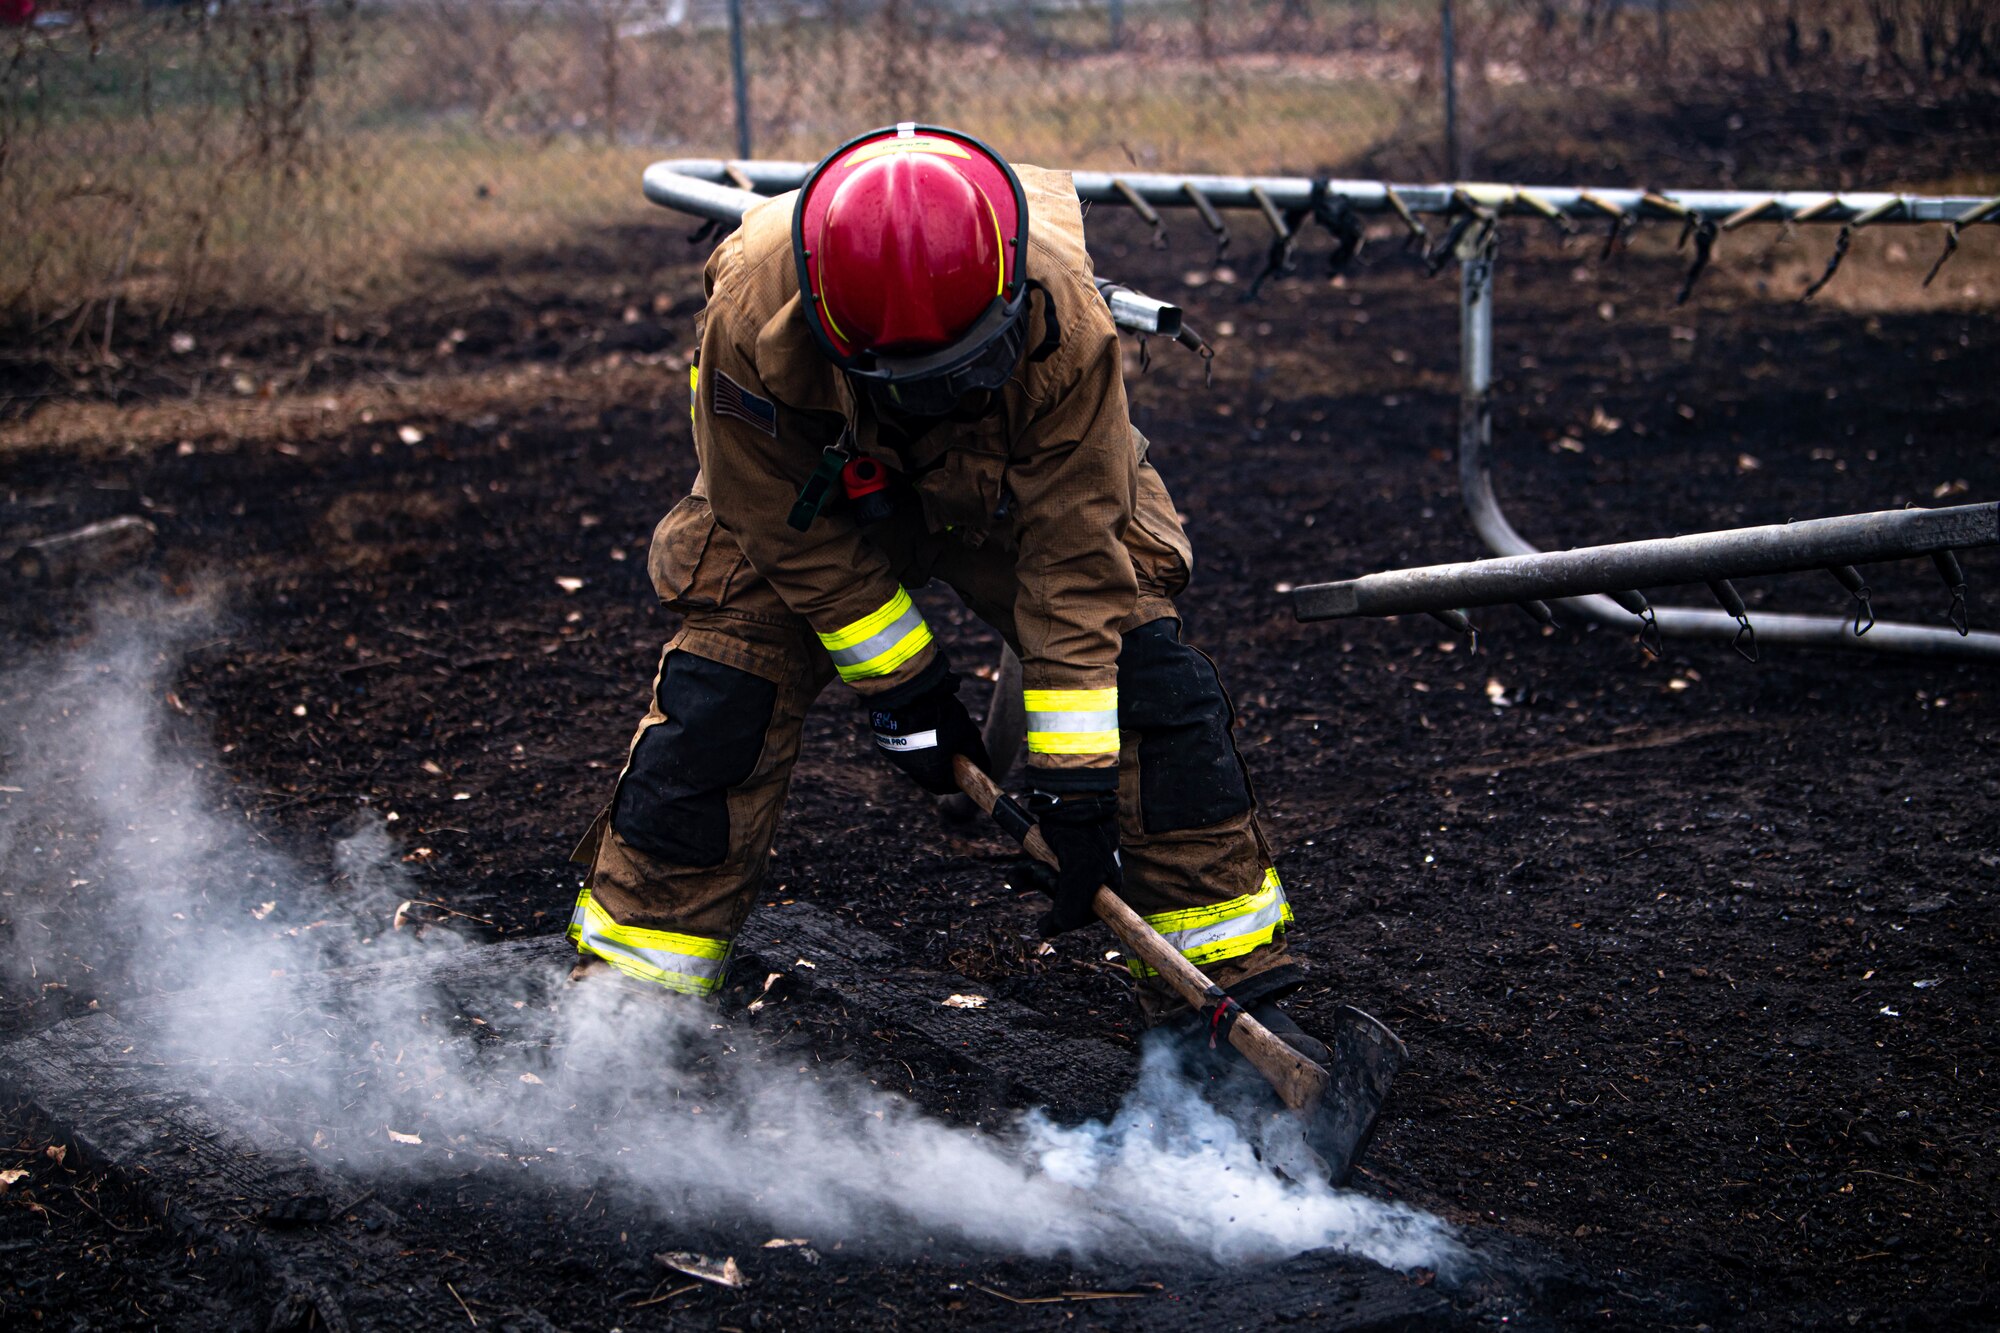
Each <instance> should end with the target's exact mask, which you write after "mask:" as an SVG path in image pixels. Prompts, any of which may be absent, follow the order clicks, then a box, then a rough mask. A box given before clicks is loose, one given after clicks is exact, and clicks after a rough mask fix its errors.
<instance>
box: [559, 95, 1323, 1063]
mask: <svg viewBox="0 0 2000 1333" xmlns="http://www.w3.org/2000/svg"><path fill="white" fill-rule="evenodd" d="M704 287H705V290H706V293H707V300H708V305H707V311H706V315H705V317H704V322H703V326H702V331H701V341H700V351H699V355H698V359H697V362H696V366H695V368H694V370H693V371H692V372H691V374H690V383H691V385H692V391H693V399H694V407H693V417H694V442H695V453H696V456H697V458H698V460H699V463H700V471H699V473H698V474H697V476H696V478H695V482H694V487H693V491H692V493H691V494H690V495H688V497H687V498H686V499H684V500H682V501H681V502H680V503H679V504H678V505H677V506H675V508H674V509H673V511H672V512H671V513H669V514H668V515H667V516H666V517H665V518H664V519H663V520H662V521H661V522H660V525H659V527H658V529H657V530H656V531H655V533H654V535H653V543H652V550H651V556H650V560H649V573H650V575H651V577H652V581H653V585H654V588H655V590H656V591H657V592H658V594H659V597H660V600H661V601H662V602H663V603H664V604H665V605H666V606H667V607H668V608H670V609H672V610H674V611H677V612H679V613H680V614H681V616H682V617H683V619H682V624H681V629H680V632H679V633H678V634H676V635H675V636H674V638H673V639H672V640H671V641H670V642H669V643H668V644H667V645H666V648H665V651H664V652H663V653H662V655H661V659H660V668H659V673H658V674H657V675H656V676H655V677H654V680H653V690H652V700H651V706H650V708H649V709H648V710H647V712H646V715H645V718H644V720H643V721H642V722H641V723H640V724H639V729H638V732H637V734H636V736H635V737H634V738H633V741H632V744H631V747H630V750H629V752H628V755H627V759H626V764H625V768H624V771H623V772H622V773H621V774H620V776H619V779H618V783H617V786H616V788H615V790H614V793H613V796H612V800H611V802H610V804H609V806H608V807H607V808H606V809H605V811H604V813H603V814H601V815H600V816H599V817H598V819H597V822H596V823H595V824H594V825H593V827H592V828H591V830H590V832H589V834H588V835H587V836H586V837H585V839H584V841H583V843H582V845H580V846H579V847H578V849H577V860H579V861H581V862H584V863H586V864H588V865H589V867H590V869H589V874H588V878H587V880H586V882H585V887H584V889H583V892H582V894H581V895H580V897H579V898H578V901H577V906H576V913H575V917H574V919H573V921H572V923H571V926H570V935H571V938H572V939H574V940H575V941H576V943H577V946H578V948H579V950H580V951H581V952H582V953H583V954H584V955H585V956H586V961H585V963H584V964H582V965H580V974H584V975H587V974H588V973H589V972H591V971H593V970H600V969H602V968H603V967H604V965H607V964H608V965H609V967H612V968H616V969H618V970H619V971H621V972H623V973H625V974H627V975H629V976H632V977H635V978H639V979H641V980H643V981H647V982H652V983H656V984H658V985H660V986H663V987H665V988H667V989H668V990H672V991H680V992H684V993H687V994H691V995H697V996H707V995H712V994H714V993H715V991H716V990H717V989H718V988H719V987H720V986H721V985H722V981H723V974H724V971H725V969H726V967H727V964H728V961H729V952H730V941H731V939H732V937H733V936H734V935H735V934H736V932H737V930H738V928H739V927H740V926H741V925H742V923H743V920H744V917H745V916H746V915H747V914H748V913H749V911H750V908H751V905H752V903H753V902H754V901H755V900H756V899H757V897H758V891H759V889H760V887H761V885H762V884H763V881H764V876H765V874H766V869H767V866H768V863H769V856H770V850H771V843H772V838H773V836H774V834H775V832H776V829H777V824H778V815H779V811H780V809H781V807H782V806H783V805H784V800H785V791H786V787H787V785H788V784H789V782H790V779H791V774H792V766H793V763H794V762H795V761H796V759H797V757H798V752H799V734H800V729H801V725H802V723H803V722H804V718H805V712H806V709H807V707H808V706H809V705H810V704H811V703H812V701H813V700H814V698H815V697H816V696H818V695H819V693H820V691H821V689H822V688H823V687H824V686H825V685H826V684H827V683H828V682H829V681H830V680H831V679H832V678H833V677H834V676H835V675H838V676H839V677H840V679H841V680H842V681H843V682H844V683H845V684H846V685H847V686H848V687H849V688H851V689H852V690H853V691H854V692H855V693H856V694H858V695H859V696H860V701H861V704H862V706H863V707H864V708H865V709H866V710H867V711H868V715H869V717H870V719H871V721H872V724H873V730H874V735H875V744H876V748H877V750H878V752H879V754H880V755H881V756H882V757H883V758H884V759H886V760H887V761H888V762H890V763H891V764H894V765H895V766H896V767H898V768H900V769H901V770H902V771H903V772H904V773H906V774H907V775H908V776H909V777H910V778H912V779H913V780H915V782H916V783H917V784H918V785H919V786H921V787H922V788H923V789H924V790H925V791H928V792H931V793H933V794H944V793H948V792H951V791H954V790H956V785H955V783H954V781H953V779H952V771H951V762H952V758H953V756H954V755H960V754H963V755H967V756H969V757H970V758H972V759H973V760H974V761H975V762H976V763H978V764H979V765H980V766H981V767H988V766H989V765H988V759H987V756H986V754H985V752H984V748H983V746H982V743H981V740H980V734H979V731H978V729H977V728H976V727H975V726H974V725H973V722H972V720H971V718H970V717H969V716H968V714H967V712H966V709H965V706H964V704H963V703H961V702H960V701H959V698H958V686H959V676H958V675H957V673H956V672H954V671H953V670H952V667H951V663H950V662H948V661H947V660H946V656H945V652H944V650H943V648H942V647H941V646H940V645H939V644H938V643H937V641H936V640H935V638H934V637H933V635H932V631H931V628H930V626H929V625H928V624H927V623H926V622H925V620H924V617H923V615H922V613H921V612H920V611H919V610H918V609H917V607H916V605H915V604H914V603H913V602H912V601H911V599H910V590H911V589H915V588H921V587H924V586H926V585H927V584H929V583H931V582H932V581H934V580H936V581H941V582H943V583H945V584H947V585H949V586H950V587H951V588H952V589H953V590H954V591H956V592H957V593H958V595H959V596H960V597H961V598H962V599H964V601H965V603H966V605H967V606H968V607H970V608H971V609H972V610H973V611H974V612H975V613H976V614H977V615H978V616H979V617H980V618H981V619H982V620H984V621H985V622H986V623H987V624H989V625H991V626H992V627H993V628H994V629H995V630H997V631H998V632H999V633H1000V634H1001V635H1002V636H1003V637H1004V638H1005V639H1006V641H1007V642H1008V643H1009V644H1010V645H1012V647H1013V648H1014V650H1015V651H1016V652H1017V653H1018V654H1019V655H1020V658H1021V662H1022V674H1023V678H1024V681H1023V683H1024V690H1025V697H1024V700H1023V702H1024V703H1025V705H1026V712H1027V724H1028V752H1029V753H1028V770H1027V771H1028V777H1027V785H1028V788H1029V794H1028V799H1027V806H1028V809H1029V811H1030V813H1031V814H1033V815H1034V817H1035V818H1036V819H1037V821H1038V822H1039V824H1040V827H1041V829H1042V832H1043V835H1044V837H1046V839H1047V840H1048V843H1049V845H1050V847H1051V848H1052V849H1053V850H1054V851H1055V853H1056V856H1057V858H1058V861H1059V863H1060V865H1059V869H1058V870H1057V872H1056V875H1055V879H1054V888H1053V892H1052V899H1053V907H1052V908H1051V910H1050V911H1048V912H1047V913H1046V914H1045V915H1044V916H1043V917H1042V920H1041V929H1042V931H1043V933H1044V934H1045V935H1051V936H1052V935H1055V934H1058V933H1060V932H1063V931H1067V930H1072V929H1075V928H1077V927H1079V926H1083V925H1086V924H1088V923H1089V922H1091V921H1092V920H1094V919H1095V917H1094V915H1093V913H1092V911H1091V907H1090V900H1091V897H1092V895H1093V894H1094V892H1095V890H1096V888H1097V887H1098V885H1099V884H1100V883H1108V884H1110V885H1111V886H1113V887H1114V888H1116V889H1117V891H1118V892H1119V893H1120V894H1121V896H1123V897H1124V898H1125V900H1126V901H1127V902H1129V903H1130V904H1131V905H1132V906H1133V908H1135V909H1136V910H1137V911H1138V912H1139V913H1140V914H1141V915H1142V916H1144V917H1145V918H1146V920H1147V921H1149V922H1150V923H1151V924H1152V925H1153V926H1154V927H1155V928H1156V929H1157V930H1159V931H1160V932H1161V934H1163V935H1164V936H1166V938H1167V939H1168V940H1169V941H1170V942H1172V943H1173V944H1174V945H1175V947H1177V948H1178V949H1179V950H1180V951H1181V952H1182V953H1183V954H1184V955H1185V956H1186V957H1187V958H1188V959H1189V960H1191V961H1192V962H1194V963H1196V964H1197V965H1199V966H1200V967H1202V968H1203V969H1205V970H1206V971H1207V972H1208V973H1209V975H1210V976H1211V977H1212V978H1214V979H1215V980H1216V981H1217V982H1218V983H1220V984H1221V985H1223V986H1224V987H1225V988H1227V989H1228V990H1229V991H1230V993H1231V994H1232V995H1233V996H1235V998H1236V999H1237V1000H1238V1002H1239V1003H1241V1004H1243V1006H1244V1007H1245V1008H1246V1009H1248V1010H1249V1011H1250V1012H1252V1013H1253V1014H1255V1015H1256V1016H1257V1017H1258V1018H1260V1019H1261V1020H1262V1021H1264V1022H1265V1023H1266V1024H1267V1025H1270V1026H1272V1027H1274V1029H1276V1030H1277V1031H1278V1032H1279V1033H1280V1034H1281V1035H1284V1036H1285V1037H1286V1038H1287V1039H1288V1040H1291V1041H1293V1042H1294V1043H1295V1044H1297V1045H1299V1046H1300V1048H1301V1049H1302V1050H1305V1051H1306V1052H1307V1053H1308V1054H1311V1055H1312V1057H1313V1058H1315V1059H1318V1060H1321V1061H1324V1059H1325V1055H1326V1052H1325V1048H1324V1047H1323V1046H1322V1045H1321V1044H1320V1043H1318V1042H1317V1041H1315V1040H1314V1039H1312V1038H1310V1037H1307V1036H1306V1035H1305V1034H1303V1033H1302V1032H1301V1031H1300V1030H1299V1028H1298V1026H1297V1025H1296V1024H1295V1023H1293V1022H1291V1021H1290V1020H1289V1019H1287V1018H1286V1017H1285V1016H1284V1014H1283V1012H1282V1011H1281V1010H1280V1009H1278V1007H1277V1003H1278V1001H1279V1000H1280V999H1281V998H1282V997H1284V996H1285V995H1287V994H1288V993H1290V992H1291V991H1293V990H1296V989H1297V988H1298V986H1299V985H1300V983H1301V982H1302V980H1303V974H1302V972H1301V969H1300V967H1299V965H1298V964H1297V963H1296V962H1295V961H1294V959H1293V958H1292V957H1291V955H1290V954H1289V953H1288V951H1287V942H1286V927H1287V926H1288V924H1289V923H1290V922H1291V920H1292V910H1291V908H1290V906H1289V905H1288V904H1287V902H1286V900H1285V890H1284V887H1283V885H1282V884H1281V883H1280V882H1279V878H1278V873H1277V871H1276V869H1275V868H1274V867H1273V865H1272V858H1271V852H1270V849H1269V847H1268V845H1267V844H1266V842H1265V840H1264V835H1263V833H1262V831H1261V830H1260V829H1259V827H1258V822H1257V815H1256V806H1255V800H1254V797H1253V796H1252V793H1251V787H1250V782H1249V780H1248V776H1247V774H1246V772H1245V769H1244V766H1243V761H1242V759H1241V757H1240V756H1239V755H1238V753H1237V751H1236V747H1235V744H1234V742H1233V741H1232V739H1231V735H1230V729H1231V723H1232V714H1231V708H1230V704H1229V701H1228V698H1227V696H1226V695H1225V694H1224V692H1223V688H1222V684H1221V682H1220V680H1219V679H1218V678H1217V676H1216V670H1215V666H1214V664H1213V663H1212V662H1211V661H1210V660H1209V659H1208V658H1207V657H1206V656H1204V655H1203V654H1202V653H1201V652H1200V651H1198V650H1197V649H1195V648H1194V647H1192V646H1191V645H1189V644H1188V643H1187V642H1186V641H1185V640H1184V638H1183V636H1182V631H1181V624H1180V620H1179V617H1178V614H1177V613H1176V611H1175V609H1174V603H1173V598H1174V596H1175V595H1176V594H1177V593H1179V592H1180V591H1181V590H1182V589H1183V588H1184V587H1185V586H1186V585H1187V581H1188V577H1189V572H1190V565H1191V555H1190V551H1189V546H1188V540H1187V537H1186V535H1185V534H1184V533H1183V532H1182V530H1181V525H1180V522H1179V520H1178V518H1177V517H1176V515H1175V512H1174V506H1173V503H1172V501H1171V500H1170V499H1169V498H1168V496H1167V492H1166V488H1165V487H1164V486H1163V485H1162V483H1161V481H1160V478H1159V475H1158V474H1157V473H1156V472H1155V471H1154V470H1153V467H1152V466H1151V464H1149V463H1148V462H1147V461H1146V450H1147V442H1146V440H1145V438H1144V437H1143V436H1141V435H1140V433H1139V432H1138V431H1137V430H1136V429H1135V428H1134V427H1133V425H1132V423H1131V421H1130V418H1129V416H1128V413H1127V408H1126V400H1125V385H1124V380H1123V371H1122V366H1121V359H1120V348H1119V342H1118V335H1117V330H1116V329H1115V327H1114V326H1113V324H1112V322H1111V318H1110V315H1109V312H1108V311H1107V309H1106V307H1105V305H1104V303H1103V301H1102V299H1101V298H1100V297H1099V296H1098V294H1097V292H1096V290H1095V288H1094V287H1093V285H1092V270H1091V262H1090V257H1089V255H1088V254H1087V253H1086V252H1085V249H1084V237H1083V217H1082V209H1081V207H1080V205H1079V203H1078V200H1077V196H1076V191H1075V189H1074V187H1073V186H1072V184H1071V182H1070V178H1069V176H1068V175H1067V174H1066V173H1063V172H1057V171H1045V170H1041V169H1038V168H1034V167H1028V166H1021V167H1012V166H1010V165H1009V164H1008V163H1007V162H1006V161H1004V160H1003V159H1002V158H1000V157H999V156H998V155H997V154H995V153H994V152H993V151H992V150H990V149H988V148H987V147H985V146H984V145H983V144H981V143H979V142H978V141H977V140H975V139H973V138H971V137H970V136H968V135H965V134H960V133H957V132H955V131H951V130H945V129H938V128H932V127H918V126H915V125H909V124H904V125H898V126H895V127H892V128H889V129H884V130H879V131H876V132H874V133H871V134H866V135H863V136H862V137H860V138H858V139H855V140H854V141H852V142H851V143H848V144H847V145H845V146H844V147H842V148H840V149H839V150H837V151H836V152H834V153H833V154H832V156H830V157H828V158H827V159H826V160H825V161H823V162H821V163H820V164H819V165H818V166H817V167H816V168H815V169H814V170H813V172H812V174H811V175H810V176H809V177H808V178H807V180H806V182H805V185H804V186H803V187H802V188H801V189H800V190H798V191H797V192H796V193H793V194H788V195H782V196H779V197H777V198H774V199H771V200H769V201H766V202H764V203H761V204H759V205H757V206H755V207H753V208H751V209H750V210H749V211H748V212H746V213H745V214H744V217H743V221H742V225H741V227H740V228H739V229H738V230H737V231H736V232H735V233H734V234H733V235H731V236H730V237H729V238H728V239H727V240H726V241H724V242H723V244H722V245H721V246H720V247H719V248H718V249H717V250H716V251H715V253H714V254H713V255H712V256H711V257H710V259H709V261H708V265H707V269H706V271H705V273H704ZM1130 967H1131V969H1132V971H1133V973H1134V975H1135V977H1136V980H1137V987H1136V988H1137V992H1138V997H1139V1002H1140V1008H1141V1011H1142V1014H1143V1015H1144V1017H1145V1018H1146V1019H1147V1021H1148V1022H1159V1021H1162V1020H1165V1019H1168V1018H1171V1017H1178V1016H1179V1015H1181V1014H1184V1013H1185V1012H1186V1011H1185V1010H1183V1009H1182V1008H1181V1006H1180V1003H1179V1001H1178V1000H1176V999H1175V998H1174V996H1173V995H1172V993H1171V992H1169V991H1168V990H1167V989H1166V988H1165V986H1164V984H1163V983H1161V982H1160V981H1159V980H1158V979H1157V978H1156V977H1153V976H1151V975H1150V974H1149V972H1148V971H1147V969H1145V968H1143V967H1142V966H1141V965H1140V964H1138V963H1137V962H1136V961H1135V962H1132V963H1131V964H1130Z"/></svg>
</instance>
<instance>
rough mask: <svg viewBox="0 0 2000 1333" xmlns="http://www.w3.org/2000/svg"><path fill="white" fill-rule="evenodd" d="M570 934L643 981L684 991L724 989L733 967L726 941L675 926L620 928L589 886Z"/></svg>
mask: <svg viewBox="0 0 2000 1333" xmlns="http://www.w3.org/2000/svg"><path fill="white" fill-rule="evenodd" d="M569 938H570V940H571V941H572V942H574V943H575V945H576V947H577V950H578V951H579V952H581V953H587V954H590V955H592V956H594V957H597V958H602V959H603V960H604V961H605V962H607V963H609V964H611V965H612V966H613V967H615V968H617V969H618V970H619V971H620V972H623V973H624V974H625V975H626V976H629V977H637V978H638V979H640V980H641V981H651V982H654V983H656V984H658V985H661V986H665V987H666V988H667V989H668V990H673V991H679V992H680V993H682V994H683V995H713V994H714V993H715V992H716V991H718V990H720V989H721V988H722V978H723V974H724V973H725V972H727V971H728V968H729V949H730V944H729V941H728V940H718V939H711V938H710V937H708V936H705V935H682V934H680V933H678V932H676V931H671V930H647V929H645V928H644V927H641V926H621V925H619V924H618V923H617V922H616V921H614V920H612V919H611V914H610V913H609V912H606V911H605V910H604V909H603V908H602V907H601V906H599V905H598V903H597V901H596V899H594V898H592V897H591V896H590V890H589V889H585V890H584V891H583V892H581V893H579V894H578V895H577V898H576V913H575V915H573V916H572V917H571V918H570V923H569Z"/></svg>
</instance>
